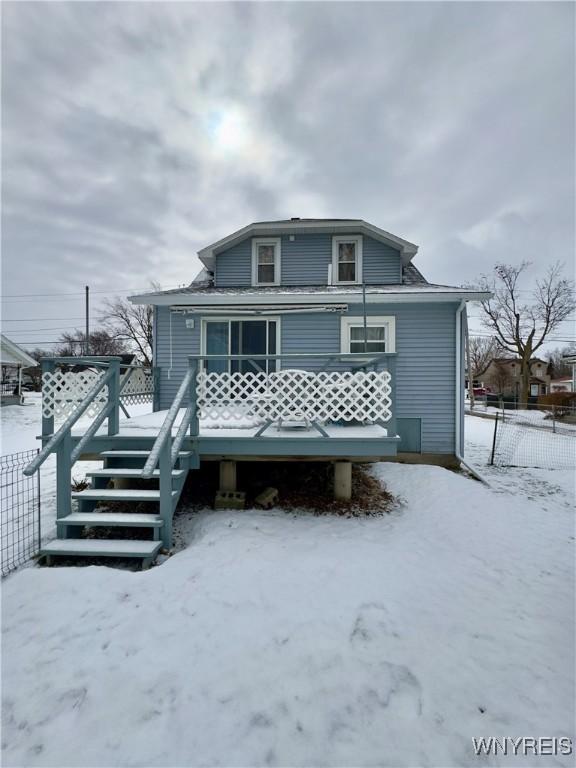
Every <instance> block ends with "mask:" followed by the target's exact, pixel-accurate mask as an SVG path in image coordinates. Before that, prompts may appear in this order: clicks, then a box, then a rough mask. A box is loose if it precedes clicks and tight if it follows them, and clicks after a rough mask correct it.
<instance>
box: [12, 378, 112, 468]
mask: <svg viewBox="0 0 576 768" xmlns="http://www.w3.org/2000/svg"><path fill="white" fill-rule="evenodd" d="M113 376H114V369H113V368H109V369H108V371H107V372H106V373H105V374H104V376H102V378H100V379H99V380H98V381H97V382H95V384H94V386H93V387H91V389H90V390H89V391H88V392H87V393H86V395H85V396H84V399H83V400H82V402H81V403H80V405H79V406H78V408H76V410H75V411H74V412H73V413H71V414H70V415H69V416H68V418H67V419H66V420H65V421H64V423H63V424H62V425H61V426H60V429H59V430H58V431H57V432H55V433H54V434H53V435H52V437H51V438H50V440H49V441H48V442H47V443H46V445H45V446H44V447H43V448H42V450H41V451H40V453H38V454H37V456H36V457H35V458H34V459H32V461H31V462H30V464H28V466H27V467H26V468H25V469H24V471H23V474H24V475H26V476H30V475H33V474H34V473H35V472H37V471H38V469H40V467H41V466H42V464H44V462H45V461H46V459H47V458H48V456H50V454H51V453H53V452H54V450H55V449H56V447H57V446H58V445H60V443H61V442H62V440H63V439H64V437H65V436H66V434H67V433H68V432H70V430H71V429H72V427H73V426H74V425H75V424H76V422H77V421H78V419H79V418H80V416H82V415H83V414H84V412H85V411H86V410H88V408H89V406H90V404H91V403H92V401H93V400H94V398H95V397H96V395H97V394H98V393H99V392H100V390H102V389H103V388H104V387H105V386H107V385H108V384H109V383H110V382H111V381H112V377H113Z"/></svg>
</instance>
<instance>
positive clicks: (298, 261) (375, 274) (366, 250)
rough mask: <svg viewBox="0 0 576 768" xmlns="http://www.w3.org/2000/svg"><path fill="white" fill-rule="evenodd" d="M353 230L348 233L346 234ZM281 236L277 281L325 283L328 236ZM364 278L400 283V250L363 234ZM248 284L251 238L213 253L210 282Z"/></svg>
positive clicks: (373, 282)
mask: <svg viewBox="0 0 576 768" xmlns="http://www.w3.org/2000/svg"><path fill="white" fill-rule="evenodd" d="M353 234H354V233H353V232H351V233H350V235H353ZM292 237H293V238H294V239H293V240H291V239H290V235H283V236H282V237H281V245H280V249H281V284H282V285H287V286H288V285H327V282H328V266H329V265H330V264H331V263H332V235H330V234H320V233H318V234H310V233H305V234H295V235H293V236H292ZM362 251H363V264H364V278H365V281H366V283H367V284H368V285H385V284H390V283H401V282H402V268H401V259H400V252H399V251H397V250H395V249H394V248H392V247H390V246H389V245H385V244H384V243H381V242H379V241H378V240H374V239H373V238H371V237H367V236H366V235H364V236H363V244H362ZM251 283H252V240H251V239H250V238H248V239H247V240H244V241H242V242H241V243H239V244H238V245H235V246H233V247H232V248H229V249H228V250H227V251H223V252H222V253H220V254H218V255H217V256H216V268H215V274H214V284H215V285H216V287H218V288H230V287H234V286H247V285H251Z"/></svg>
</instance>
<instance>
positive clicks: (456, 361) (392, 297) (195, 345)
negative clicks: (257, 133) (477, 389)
mask: <svg viewBox="0 0 576 768" xmlns="http://www.w3.org/2000/svg"><path fill="white" fill-rule="evenodd" d="M417 251H418V246H416V245H414V244H413V243H410V242H408V241H406V240H403V239H401V238H400V237H397V236H395V235H392V234H390V233H389V232H385V231H383V230H381V229H379V228H378V227H376V226H374V225H372V224H369V223H367V222H365V221H362V220H360V219H357V220H339V219H290V220H287V221H271V222H258V223H255V224H250V225H249V226H247V227H244V228H243V229H241V230H239V231H238V232H234V233H232V234H231V235H228V236H227V237H224V238H223V239H222V240H219V241H218V242H216V243H213V244H212V245H209V246H207V247H206V248H203V249H202V250H201V251H200V252H199V254H198V255H199V257H200V260H201V261H202V263H203V265H204V269H203V271H202V272H201V273H200V275H199V276H198V277H197V278H196V280H194V282H192V283H191V284H190V285H189V286H188V287H187V288H182V289H178V290H173V291H163V292H159V293H153V294H146V295H142V296H136V297H132V301H134V302H139V303H143V302H146V303H150V304H153V305H154V310H155V311H154V319H155V321H154V364H155V365H156V366H157V367H158V368H159V370H160V386H159V393H158V407H159V408H167V407H169V405H170V403H171V402H172V400H173V398H174V396H175V394H176V391H177V389H178V386H179V383H180V381H181V380H182V377H183V375H184V372H185V370H186V368H187V358H188V356H189V355H234V354H235V355H274V354H281V355H286V356H294V357H293V358H287V359H286V360H278V361H271V360H269V361H266V362H267V370H268V371H270V370H271V369H272V368H274V369H276V366H277V367H280V366H281V367H288V368H298V369H304V370H311V371H317V370H319V369H320V368H322V366H323V365H324V364H325V360H324V359H321V358H320V357H315V356H318V355H326V354H330V355H338V354H349V353H351V354H354V353H356V354H360V353H365V352H367V353H368V355H369V356H370V355H376V354H381V353H385V354H386V355H389V356H390V358H389V359H388V360H387V361H386V359H384V364H386V362H387V363H388V365H390V367H391V364H392V356H393V362H394V367H395V371H394V378H395V381H394V382H393V386H394V391H395V403H394V412H395V417H396V429H397V434H398V435H399V437H400V442H399V443H398V445H397V452H399V453H402V454H407V453H411V454H421V455H423V456H424V457H426V456H428V457H430V458H432V457H433V458H434V460H435V461H438V460H445V461H446V462H453V461H454V460H455V458H456V457H457V456H458V455H459V454H461V452H462V449H463V445H462V423H463V420H462V413H463V391H464V388H463V384H462V368H463V355H462V351H461V350H462V343H463V336H464V329H465V324H466V318H465V310H464V307H465V302H466V301H468V300H470V299H475V298H478V294H477V293H474V292H473V291H470V290H466V289H463V288H457V287H450V286H443V285H435V284H432V283H429V282H428V281H427V280H425V278H424V277H423V276H422V274H421V273H420V272H419V270H418V269H417V267H416V266H415V265H414V264H413V259H414V257H415V255H416V253H417ZM364 318H366V324H364ZM304 355H306V357H304ZM340 362H341V361H340ZM250 368H251V365H250V363H249V362H245V361H244V362H242V361H238V360H232V359H228V360H226V359H220V360H212V361H207V369H208V370H210V371H228V372H234V371H237V370H247V369H250Z"/></svg>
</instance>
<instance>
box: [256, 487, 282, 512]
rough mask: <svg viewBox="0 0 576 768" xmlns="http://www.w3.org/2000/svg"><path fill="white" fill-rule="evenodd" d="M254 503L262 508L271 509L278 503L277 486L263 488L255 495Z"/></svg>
mask: <svg viewBox="0 0 576 768" xmlns="http://www.w3.org/2000/svg"><path fill="white" fill-rule="evenodd" d="M255 503H256V504H257V505H258V506H259V507H263V508H264V509H272V507H273V506H274V505H275V504H277V503H278V488H265V489H264V490H263V491H262V493H260V494H258V496H256V499H255Z"/></svg>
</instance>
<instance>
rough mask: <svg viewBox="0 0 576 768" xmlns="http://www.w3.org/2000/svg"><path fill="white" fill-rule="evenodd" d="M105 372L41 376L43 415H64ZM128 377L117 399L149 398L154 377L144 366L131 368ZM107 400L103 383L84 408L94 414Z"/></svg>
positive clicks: (58, 372) (148, 400) (152, 391)
mask: <svg viewBox="0 0 576 768" xmlns="http://www.w3.org/2000/svg"><path fill="white" fill-rule="evenodd" d="M104 375H105V371H93V370H86V371H79V372H72V371H54V372H51V373H50V372H48V373H45V374H44V375H43V377H42V415H43V416H45V417H46V418H49V417H50V416H54V417H55V418H56V419H61V418H66V417H67V416H69V415H70V414H71V413H73V412H74V411H75V410H76V408H77V407H78V406H79V405H80V403H81V402H82V400H83V399H84V398H85V397H86V395H87V393H88V392H89V391H90V389H92V387H93V386H94V384H95V383H96V382H97V381H98V379H100V378H101V377H102V376H104ZM123 376H128V377H129V378H128V381H127V382H126V385H125V386H124V388H123V389H122V394H121V397H120V399H121V400H122V401H123V402H124V403H144V402H152V396H153V394H154V381H153V377H152V374H151V373H150V372H149V371H147V370H146V369H143V368H142V369H140V368H133V369H131V370H129V371H128V373H126V374H123ZM107 402H108V387H104V388H103V389H102V390H101V391H100V392H99V393H98V395H97V396H96V397H95V398H94V400H93V401H92V403H91V405H90V406H89V407H88V410H87V411H86V413H87V415H88V416H89V417H90V418H94V416H96V415H97V414H98V413H100V411H101V410H102V408H103V407H104V406H105V405H106V403H107Z"/></svg>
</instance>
